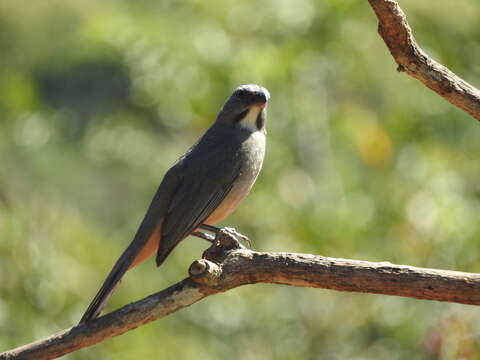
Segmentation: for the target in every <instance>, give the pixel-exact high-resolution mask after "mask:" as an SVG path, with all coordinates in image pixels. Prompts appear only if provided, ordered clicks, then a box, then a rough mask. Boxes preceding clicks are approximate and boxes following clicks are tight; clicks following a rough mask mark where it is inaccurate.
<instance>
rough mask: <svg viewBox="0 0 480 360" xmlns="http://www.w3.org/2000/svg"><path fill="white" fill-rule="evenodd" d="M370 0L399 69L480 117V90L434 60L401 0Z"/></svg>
mask: <svg viewBox="0 0 480 360" xmlns="http://www.w3.org/2000/svg"><path fill="white" fill-rule="evenodd" d="M368 2H369V3H370V5H371V7H372V8H373V10H374V11H375V15H376V16H377V18H378V20H379V24H378V32H379V34H380V36H381V37H382V38H383V40H384V41H385V44H386V45H387V47H388V49H389V50H390V53H391V54H392V56H393V58H394V59H395V61H396V62H397V64H398V71H405V72H406V73H407V74H408V75H410V76H413V77H414V78H415V79H417V80H420V81H421V82H422V83H423V84H424V85H425V86H427V87H429V88H430V89H432V90H433V91H435V92H436V93H437V94H439V95H440V96H441V97H443V98H445V99H446V100H447V101H449V102H450V103H452V104H453V105H455V106H457V107H459V108H460V109H462V110H463V111H465V112H467V113H469V114H470V115H472V116H473V117H474V118H476V119H477V120H480V91H479V90H478V89H476V88H475V87H474V86H472V85H470V84H469V83H467V82H466V81H465V80H463V79H461V78H459V77H458V76H457V75H455V74H454V73H453V72H451V71H450V70H449V69H447V68H446V67H445V66H443V65H441V64H439V63H438V62H436V61H435V60H433V59H432V58H431V57H429V56H428V55H427V54H426V53H425V52H424V51H423V50H422V49H421V48H420V47H419V46H418V44H417V42H416V41H415V38H414V37H413V35H412V29H411V28H410V25H408V22H407V18H406V16H405V13H404V12H403V11H402V9H401V8H400V6H399V5H398V3H397V2H396V1H395V0H368Z"/></svg>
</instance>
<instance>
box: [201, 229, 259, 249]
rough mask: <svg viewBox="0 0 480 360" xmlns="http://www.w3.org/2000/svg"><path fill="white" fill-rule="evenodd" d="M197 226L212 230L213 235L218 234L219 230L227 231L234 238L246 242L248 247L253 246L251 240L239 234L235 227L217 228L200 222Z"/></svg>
mask: <svg viewBox="0 0 480 360" xmlns="http://www.w3.org/2000/svg"><path fill="white" fill-rule="evenodd" d="M199 228H201V229H203V230H207V231H210V232H213V233H214V234H215V235H216V234H218V233H219V232H227V233H228V234H229V235H231V236H232V237H234V238H235V239H237V238H238V239H240V240H241V241H243V242H245V243H247V244H248V247H249V248H252V246H253V242H252V240H250V239H249V238H248V237H247V236H245V235H243V234H240V233H239V232H238V231H237V230H236V229H235V228H232V227H224V228H218V227H216V226H213V225H207V224H201V225H200V226H199Z"/></svg>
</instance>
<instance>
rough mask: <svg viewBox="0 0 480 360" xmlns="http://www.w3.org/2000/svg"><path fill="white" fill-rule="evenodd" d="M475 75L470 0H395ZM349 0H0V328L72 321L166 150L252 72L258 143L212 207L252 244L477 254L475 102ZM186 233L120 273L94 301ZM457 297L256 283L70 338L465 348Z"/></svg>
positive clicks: (168, 268)
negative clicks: (228, 197)
mask: <svg viewBox="0 0 480 360" xmlns="http://www.w3.org/2000/svg"><path fill="white" fill-rule="evenodd" d="M401 5H402V7H403V8H404V10H405V11H406V12H407V15H408V16H409V21H410V23H411V25H412V26H413V27H414V29H415V34H416V36H417V39H418V40H419V42H420V44H421V45H422V46H423V47H424V48H425V49H426V51H427V52H428V53H429V54H431V55H432V56H434V58H436V59H437V60H438V61H440V62H442V63H444V64H445V65H447V66H448V67H450V68H451V69H452V70H454V71H455V72H457V73H458V74H459V75H461V76H462V77H464V78H465V79H466V80H468V81H471V82H472V83H474V84H476V85H477V86H478V85H479V84H480V65H479V64H478V59H479V58H480V42H479V39H480V27H479V26H478V14H479V11H480V3H479V2H476V1H471V0H457V1H448V0H437V1H434V0H428V1H414V0H403V1H402V3H401ZM376 27H377V23H376V20H375V18H374V16H373V13H372V11H371V9H370V7H369V6H368V3H367V2H366V1H354V0H325V1H313V0H297V1H289V0H266V1H262V2H257V1H251V0H248V1H241V2H239V1H230V0H228V1H225V0H224V1H220V0H214V1H194V0H191V1H181V2H180V1H172V0H170V1H166V0H164V1H151V0H138V1H126V0H123V1H120V0H118V1H113V0H110V1H108V0H107V1H100V2H91V1H74V0H62V1H59V0H44V1H29V2H27V3H22V4H20V3H19V2H17V1H13V0H3V1H1V2H0V64H1V66H0V109H1V118H0V164H1V166H0V349H2V350H5V349H8V348H11V347H14V346H18V345H21V344H23V343H27V342H31V341H33V340H35V339H37V338H40V337H44V336H46V335H49V334H51V333H53V332H55V331H57V330H60V329H62V328H65V327H69V326H71V325H73V324H74V323H75V322H76V321H78V319H79V317H80V316H81V314H82V312H83V310H84V309H85V307H86V306H87V305H88V303H89V301H90V300H91V298H92V296H93V295H94V294H95V292H96V291H97V289H98V287H99V286H100V284H101V282H102V281H103V279H104V277H105V276H106V274H107V272H108V271H109V270H110V268H111V266H112V265H113V263H114V261H115V260H116V258H117V257H118V255H119V254H120V253H121V251H122V250H123V248H125V246H126V245H127V243H128V242H129V241H130V239H131V237H132V236H133V233H134V232H135V230H136V227H137V226H138V224H139V222H140V220H141V218H142V216H143V214H144V212H145V209H146V207H147V205H148V203H149V201H150V199H151V197H152V195H153V193H154V191H155V190H156V187H157V186H158V183H159V182H160V180H161V178H162V176H163V173H164V171H165V170H166V169H167V168H168V166H169V165H170V164H171V163H172V162H173V161H174V160H175V159H176V158H177V157H178V156H179V155H180V154H181V153H182V152H183V151H184V150H185V149H187V148H188V147H189V145H190V144H192V143H193V142H194V141H195V139H196V138H197V137H198V136H200V135H201V134H202V132H203V131H204V130H205V129H206V128H207V127H208V126H209V124H210V123H211V122H212V121H213V119H214V117H215V115H216V112H217V111H218V109H219V107H220V106H221V104H222V102H223V101H224V100H225V98H226V97H227V96H228V95H229V93H230V92H231V91H232V89H233V88H234V87H235V86H237V85H239V84H242V83H259V84H261V85H263V86H265V87H267V88H268V89H269V90H270V92H271V94H272V101H271V105H270V109H269V123H268V131H269V133H268V142H269V143H268V156H267V159H266V162H265V166H264V170H263V173H262V174H261V176H260V178H259V180H258V181H257V184H256V186H255V188H254V191H253V192H252V194H251V195H250V197H249V198H248V199H247V200H246V201H245V203H244V204H243V205H242V207H241V208H240V209H239V210H238V211H237V212H236V214H234V215H233V216H231V217H230V218H229V219H228V221H227V222H225V224H228V225H234V226H235V227H237V228H238V229H240V230H241V231H242V232H243V233H246V234H248V235H249V236H250V237H251V238H253V239H254V240H255V243H256V248H257V249H259V250H268V251H298V252H308V253H315V254H322V255H326V256H335V257H345V258H357V259H364V260H372V261H383V260H386V261H391V262H396V263H405V264H410V265H416V266H427V267H437V268H444V269H456V270H462V271H472V272H480V241H479V236H480V225H479V224H480V223H479V221H478V216H479V215H478V214H479V211H480V185H479V184H480V182H479V181H478V180H479V173H480V162H479V161H478V153H479V150H480V141H479V140H480V127H479V124H478V123H477V122H476V121H475V120H474V119H473V118H470V117H469V116H468V115H466V114H464V113H462V112H461V111H460V110H458V109H456V108H454V107H453V106H451V105H450V104H448V103H447V102H446V101H444V100H443V99H441V98H439V97H438V96H437V95H436V94H434V93H433V92H431V91H429V90H428V89H426V88H424V87H423V86H422V85H421V84H420V83H419V82H417V81H415V80H413V79H411V78H408V77H407V76H405V75H402V74H398V73H397V72H396V71H395V66H394V62H393V60H392V59H391V57H390V55H389V54H388V51H387V49H386V47H385V45H384V44H383V43H382V41H381V39H380V38H379V36H378V35H377V33H376ZM205 247H206V244H205V243H203V242H202V241H201V240H198V239H189V240H188V241H185V242H183V243H182V244H181V245H180V246H179V247H178V249H177V250H176V251H175V252H174V253H173V255H172V256H171V257H170V258H169V260H168V261H167V262H166V263H165V265H164V266H162V267H161V268H160V269H156V268H155V267H154V266H153V261H149V262H147V263H146V264H144V265H142V266H141V267H139V268H138V269H135V270H133V271H132V272H131V273H129V274H127V276H126V277H125V279H124V281H123V283H122V285H121V286H120V287H119V290H118V291H117V292H116V293H115V295H114V297H113V299H112V301H111V304H110V306H109V309H114V308H116V307H119V306H121V305H123V304H126V303H128V302H130V301H132V300H136V299H139V298H141V297H144V296H145V295H148V294H150V293H153V292H155V291H157V290H159V289H162V288H164V287H166V286H168V285H170V284H172V283H174V282H176V281H178V280H180V279H182V278H183V277H184V276H185V275H186V269H187V267H188V266H189V264H190V263H191V261H192V260H193V259H195V258H198V257H199V255H200V254H201V252H202V250H203V249H204V248H205ZM479 324H480V315H479V312H478V309H476V308H474V307H468V306H461V305H452V304H441V303H434V302H425V301H417V300H411V299H401V298H393V297H386V296H374V295H359V294H349V293H335V292H332V291H324V290H313V289H303V288H301V289H296V288H292V287H281V286H276V285H255V286H249V287H245V288H240V289H236V290H233V291H230V292H228V293H226V294H222V295H218V296H215V297H211V298H208V299H206V300H205V301H203V302H201V303H199V304H196V305H194V306H192V307H191V308H189V309H186V310H184V311H182V312H179V313H176V314H173V315H172V316H170V317H168V318H166V319H162V320H160V321H157V322H155V323H153V324H150V325H148V326H144V327H142V328H139V329H137V330H135V331H132V332H130V333H128V334H125V335H123V336H121V337H118V338H115V339H111V340H108V341H106V342H104V343H102V344H100V345H97V346H95V347H93V348H90V349H85V350H82V351H79V352H77V353H75V354H72V355H70V356H68V357H67V358H69V359H146V358H158V359H192V358H196V359H224V358H228V359H245V360H251V359H387V358H388V359H405V358H410V359H458V358H462V359H477V358H479V357H480V342H479V339H478V334H479V331H480V325H479Z"/></svg>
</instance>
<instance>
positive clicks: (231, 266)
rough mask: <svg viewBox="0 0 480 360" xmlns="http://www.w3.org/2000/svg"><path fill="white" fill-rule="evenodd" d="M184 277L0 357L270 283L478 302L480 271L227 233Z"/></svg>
mask: <svg viewBox="0 0 480 360" xmlns="http://www.w3.org/2000/svg"><path fill="white" fill-rule="evenodd" d="M189 274H190V277H189V278H187V279H185V280H183V281H181V282H179V283H178V284H175V285H173V286H171V287H169V288H167V289H165V290H163V291H160V292H158V293H156V294H153V295H151V296H149V297H147V298H145V299H142V300H140V301H137V302H134V303H131V304H129V305H127V306H125V307H123V308H121V309H119V310H116V311H114V312H111V313H109V314H107V315H105V316H103V317H101V318H99V319H96V320H94V321H91V322H89V323H86V324H83V325H79V326H75V327H72V328H70V329H67V330H64V331H61V332H59V333H57V334H55V335H53V336H51V337H49V338H46V339H43V340H40V341H37V342H35V343H32V344H28V345H25V346H22V347H19V348H17V349H14V350H10V351H7V352H5V353H3V354H0V359H35V360H40V359H53V358H56V357H59V356H62V355H64V354H67V353H70V352H73V351H75V350H78V349H81V348H84V347H87V346H91V345H94V344H96V343H98V342H100V341H102V340H104V339H107V338H110V337H113V336H117V335H120V334H122V333H124V332H126V331H128V330H131V329H134V328H136V327H138V326H140V325H143V324H145V323H148V322H150V321H154V320H156V319H159V318H162V317H165V316H167V315H169V314H171V313H173V312H175V311H178V310H181V309H183V308H185V307H187V306H190V305H192V304H194V303H195V302H197V301H199V300H201V299H203V298H204V297H206V296H209V295H213V294H217V293H220V292H224V291H227V290H229V289H232V288H235V287H237V286H241V285H246V284H255V283H274V284H284V285H293V286H306V287H315V288H325V289H333V290H339V291H355V292H365V293H375V294H386V295H396V296H405V297H411V298H418V299H425V300H437V301H449V302H457V303H462V304H472V305H480V274H471V273H463V272H456V271H447V270H433V269H424V268H416V267H413V266H404V265H394V264H391V263H388V262H380V263H374V262H367V261H358V260H347V259H335V258H327V257H323V256H315V255H307V254H294V253H265V252H256V251H251V250H247V249H245V248H243V247H239V246H238V244H237V243H236V242H235V241H233V240H232V238H231V237H229V236H225V235H220V236H218V242H217V243H216V244H213V245H212V246H211V247H210V248H209V249H208V250H207V251H206V252H205V253H204V258H203V259H201V260H196V261H195V262H194V263H193V264H192V265H191V266H190V269H189Z"/></svg>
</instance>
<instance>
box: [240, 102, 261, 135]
mask: <svg viewBox="0 0 480 360" xmlns="http://www.w3.org/2000/svg"><path fill="white" fill-rule="evenodd" d="M260 111H262V109H261V108H260V107H259V106H252V107H251V108H250V110H249V111H248V113H247V115H245V117H244V118H243V119H242V120H240V126H242V127H244V128H247V129H248V130H250V131H258V127H257V117H258V114H259V113H260Z"/></svg>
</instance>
